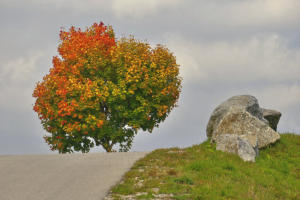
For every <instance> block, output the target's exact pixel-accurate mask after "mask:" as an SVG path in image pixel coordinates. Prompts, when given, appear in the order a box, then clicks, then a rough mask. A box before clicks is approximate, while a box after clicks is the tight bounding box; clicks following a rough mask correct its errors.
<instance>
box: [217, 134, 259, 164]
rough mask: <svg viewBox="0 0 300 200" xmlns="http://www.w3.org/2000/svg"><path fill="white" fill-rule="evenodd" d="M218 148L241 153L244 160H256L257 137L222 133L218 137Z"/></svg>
mask: <svg viewBox="0 0 300 200" xmlns="http://www.w3.org/2000/svg"><path fill="white" fill-rule="evenodd" d="M216 144H217V147H216V149H217V150H220V151H223V152H228V153H233V154H237V155H239V156H240V157H241V158H242V159H243V160H244V161H251V162H255V157H256V156H257V155H258V145H257V138H254V137H252V136H250V137H249V136H246V135H236V134H222V135H219V136H217V138H216Z"/></svg>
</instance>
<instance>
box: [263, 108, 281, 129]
mask: <svg viewBox="0 0 300 200" xmlns="http://www.w3.org/2000/svg"><path fill="white" fill-rule="evenodd" d="M262 111H263V117H264V118H265V119H266V120H268V122H269V125H270V127H271V128H272V129H273V130H274V131H276V130H277V124H278V122H279V119H280V117H281V113H280V112H278V111H276V110H269V109H264V108H262Z"/></svg>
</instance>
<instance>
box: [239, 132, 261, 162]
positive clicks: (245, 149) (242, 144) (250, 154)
mask: <svg viewBox="0 0 300 200" xmlns="http://www.w3.org/2000/svg"><path fill="white" fill-rule="evenodd" d="M237 140H238V155H239V156H240V157H241V158H242V159H243V160H244V161H251V162H255V157H256V151H255V149H254V148H253V147H252V145H251V144H250V142H249V141H248V140H247V139H246V138H242V137H237ZM257 149H258V148H257Z"/></svg>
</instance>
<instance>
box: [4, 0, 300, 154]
mask: <svg viewBox="0 0 300 200" xmlns="http://www.w3.org/2000/svg"><path fill="white" fill-rule="evenodd" d="M299 8H300V1H299V0H126V1H125V0H110V1H109V0H107V1H105V0H85V1H82V0H43V1H41V0H26V1H20V0H19V1H17V0H1V1H0V36H1V37H0V44H1V45H0V154H45V153H51V151H50V150H49V147H48V145H47V144H46V143H45V142H44V140H43V135H45V134H46V131H44V130H43V129H42V125H41V123H40V120H39V119H38V117H37V114H36V113H35V112H34V111H33V110H32V106H33V104H34V98H33V97H32V92H33V90H34V87H35V84H36V82H38V81H41V80H42V78H43V76H45V75H46V74H47V73H48V71H49V69H50V67H52V66H51V61H52V57H53V56H55V55H57V46H58V42H59V30H60V29H61V27H64V28H65V29H68V28H69V27H70V26H75V27H81V28H83V29H84V28H86V27H88V26H90V25H92V24H93V23H94V22H100V21H103V22H104V23H105V24H106V25H112V26H113V28H114V30H115V33H116V36H117V37H118V38H120V37H121V36H129V35H130V34H131V35H134V36H135V38H137V39H140V40H146V41H147V42H148V43H150V44H151V45H152V46H153V47H154V45H156V44H158V43H160V44H163V45H166V46H167V47H168V48H169V49H170V50H171V51H172V52H173V53H174V55H175V56H176V58H177V61H178V64H179V65H180V74H181V76H182V77H183V88H182V93H181V96H180V99H179V107H178V108H176V109H174V110H173V111H172V112H171V114H170V115H169V117H168V118H167V119H166V120H165V122H163V123H162V124H161V125H160V127H159V128H157V129H155V130H154V131H153V133H151V134H149V133H146V132H139V133H138V135H137V136H136V137H135V140H134V144H133V147H132V150H131V151H150V150H153V149H156V148H165V147H174V146H178V147H186V146H190V145H193V144H199V143H201V142H202V141H204V140H205V139H206V130H205V129H206V125H207V122H208V120H209V117H210V114H211V112H212V111H213V109H214V108H215V107H216V106H217V105H218V104H220V103H221V102H222V101H224V100H226V99H228V98H229V97H231V96H233V95H241V94H250V95H253V96H255V97H256V98H257V99H258V101H259V104H260V106H261V107H265V108H271V109H275V110H278V111H280V112H281V113H282V117H281V119H280V122H279V124H278V131H279V132H281V133H282V132H296V133H300V123H299V118H300V26H299V21H300V12H299ZM95 151H103V149H102V148H95V149H94V150H93V152H95Z"/></svg>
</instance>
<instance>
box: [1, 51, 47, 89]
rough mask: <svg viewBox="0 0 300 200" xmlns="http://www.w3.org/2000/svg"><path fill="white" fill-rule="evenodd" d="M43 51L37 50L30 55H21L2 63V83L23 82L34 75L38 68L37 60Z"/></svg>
mask: <svg viewBox="0 0 300 200" xmlns="http://www.w3.org/2000/svg"><path fill="white" fill-rule="evenodd" d="M42 55H43V54H42V53H41V52H37V53H35V54H34V55H32V56H30V57H21V58H18V59H17V60H12V61H9V62H6V63H3V64H1V68H0V83H2V84H4V83H5V82H14V83H16V82H22V81H25V80H28V79H29V78H31V77H32V76H33V74H32V73H33V72H34V70H35V69H36V67H37V66H36V62H37V60H38V59H40V58H41V57H42Z"/></svg>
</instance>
